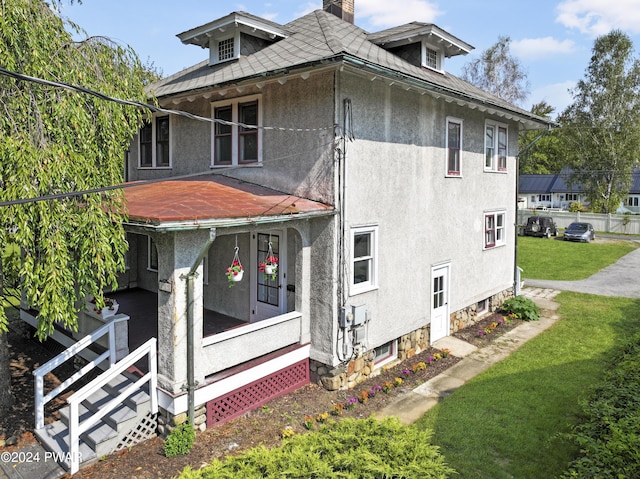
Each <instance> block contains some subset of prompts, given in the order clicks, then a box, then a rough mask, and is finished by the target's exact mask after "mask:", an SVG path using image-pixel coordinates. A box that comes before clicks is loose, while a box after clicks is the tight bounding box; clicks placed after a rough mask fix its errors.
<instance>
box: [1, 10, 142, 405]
mask: <svg viewBox="0 0 640 479" xmlns="http://www.w3.org/2000/svg"><path fill="white" fill-rule="evenodd" d="M59 5H60V4H59V3H57V2H56V0H54V3H53V4H51V5H49V4H48V3H46V2H45V1H43V0H3V1H2V3H0V67H2V68H3V69H4V71H2V72H0V111H1V112H2V113H1V114H0V202H4V203H5V204H6V203H8V202H11V201H15V200H19V199H25V198H38V197H41V196H45V195H56V194H60V193H68V192H74V191H83V190H88V189H93V188H102V187H105V186H108V185H114V184H118V183H121V182H122V181H123V170H124V161H123V160H124V153H125V151H126V150H127V148H128V146H129V143H130V141H131V139H132V137H133V135H134V134H135V132H136V131H137V130H138V129H139V127H140V125H141V121H142V115H143V112H142V111H140V109H139V108H136V107H132V106H124V105H121V104H118V103H116V102H111V101H106V100H104V99H101V98H98V97H96V96H92V95H86V94H81V93H78V92H76V91H72V90H69V89H65V88H58V87H54V86H48V85H43V84H40V83H37V82H34V81H28V80H26V79H16V78H14V77H11V76H9V75H8V74H7V73H8V72H9V71H10V72H18V73H20V74H23V75H29V76H31V77H35V78H42V79H46V80H49V81H55V82H63V83H66V84H71V85H82V86H83V87H84V88H87V89H91V90H96V91H100V92H101V93H104V94H106V95H109V96H111V97H118V98H125V99H129V100H136V101H140V102H144V101H146V97H147V95H146V94H145V92H144V83H145V81H146V80H147V79H148V72H146V71H145V68H144V67H143V65H142V64H141V63H140V61H139V59H138V57H137V55H136V54H135V52H133V50H131V49H130V48H128V47H122V46H120V45H118V44H115V43H113V42H111V41H110V40H109V39H106V38H98V37H92V38H87V39H85V40H84V41H79V42H78V41H74V40H73V37H72V35H71V33H69V32H68V31H67V30H66V29H65V25H66V23H65V22H64V21H63V20H62V19H61V18H60V16H59V15H58V14H57V12H56V10H55V9H56V7H57V6H59ZM69 28H70V30H72V31H76V32H79V33H82V32H81V31H80V30H79V28H78V27H75V26H70V27H69ZM125 214H126V211H125V205H124V204H123V195H122V191H118V190H114V191H105V192H102V193H99V194H85V195H82V196H74V197H66V198H60V199H55V200H47V201H33V202H28V203H25V204H10V205H8V206H1V207H0V245H1V246H2V249H3V251H5V252H10V251H21V256H20V262H19V271H18V278H19V287H20V288H21V289H22V291H23V295H24V300H25V301H26V303H27V304H28V305H29V307H31V308H35V309H37V310H38V311H39V314H38V327H37V332H36V334H37V337H38V338H40V339H42V338H45V337H46V336H47V335H49V334H50V333H51V332H52V330H53V326H54V323H59V324H61V325H62V326H65V327H68V328H71V329H76V328H77V313H78V310H79V305H80V304H81V302H82V300H83V298H84V297H85V296H86V295H87V294H93V295H95V296H96V298H98V300H99V301H102V298H103V291H104V290H105V289H106V288H108V287H115V286H116V275H117V273H118V271H121V270H123V268H124V253H125V251H126V249H127V243H126V240H125V234H124V229H123V226H122V220H123V218H124V217H125ZM2 257H3V267H2V271H4V272H5V277H4V278H3V284H5V285H6V284H8V283H11V280H12V278H10V277H7V276H8V275H7V274H6V273H7V271H9V265H8V264H7V262H11V261H15V256H14V255H12V254H5V255H2ZM6 328H7V318H6V315H5V312H4V309H3V308H0V329H1V330H2V331H4V332H6ZM0 336H1V337H0V341H2V343H0V347H4V348H6V335H5V334H0ZM7 374H8V367H7V365H6V364H4V365H3V364H0V389H2V388H5V387H7V376H6V375H7ZM1 406H2V405H0V407H1Z"/></svg>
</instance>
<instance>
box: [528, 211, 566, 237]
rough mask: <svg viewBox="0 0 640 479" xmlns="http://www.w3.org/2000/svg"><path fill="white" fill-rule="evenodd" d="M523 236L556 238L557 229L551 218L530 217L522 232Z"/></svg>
mask: <svg viewBox="0 0 640 479" xmlns="http://www.w3.org/2000/svg"><path fill="white" fill-rule="evenodd" d="M522 234H523V235H524V236H540V237H544V238H551V235H553V236H558V227H557V226H556V223H555V221H553V218H552V217H551V216H530V217H529V218H528V219H527V224H526V225H525V226H524V229H523V230H522Z"/></svg>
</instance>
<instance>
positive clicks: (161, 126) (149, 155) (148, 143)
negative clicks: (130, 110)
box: [138, 116, 171, 168]
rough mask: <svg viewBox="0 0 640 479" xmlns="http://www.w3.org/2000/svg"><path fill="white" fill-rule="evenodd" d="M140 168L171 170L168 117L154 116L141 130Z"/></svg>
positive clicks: (139, 144)
mask: <svg viewBox="0 0 640 479" xmlns="http://www.w3.org/2000/svg"><path fill="white" fill-rule="evenodd" d="M138 146H139V147H138V167H140V168H170V167H171V135H170V120H169V117H168V116H154V117H153V118H152V120H151V121H149V122H146V123H145V124H144V125H143V126H142V128H140V135H138Z"/></svg>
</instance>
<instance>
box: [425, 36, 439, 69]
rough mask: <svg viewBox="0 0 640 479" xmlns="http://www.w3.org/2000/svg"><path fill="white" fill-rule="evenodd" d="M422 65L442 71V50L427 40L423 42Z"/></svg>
mask: <svg viewBox="0 0 640 479" xmlns="http://www.w3.org/2000/svg"><path fill="white" fill-rule="evenodd" d="M422 66H423V67H426V68H431V69H432V70H437V71H440V72H441V71H442V69H443V65H442V51H441V50H439V49H438V48H437V47H434V46H433V45H430V44H428V43H426V42H423V43H422Z"/></svg>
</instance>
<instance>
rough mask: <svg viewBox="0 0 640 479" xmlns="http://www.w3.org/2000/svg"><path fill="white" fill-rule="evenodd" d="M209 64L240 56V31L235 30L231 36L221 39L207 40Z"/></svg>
mask: <svg viewBox="0 0 640 479" xmlns="http://www.w3.org/2000/svg"><path fill="white" fill-rule="evenodd" d="M209 42H210V43H209V64H210V65H215V64H217V63H221V62H226V61H229V60H234V59H236V58H238V57H240V33H239V32H238V31H236V32H235V33H234V34H233V36H231V37H227V38H222V39H211V40H209Z"/></svg>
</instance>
